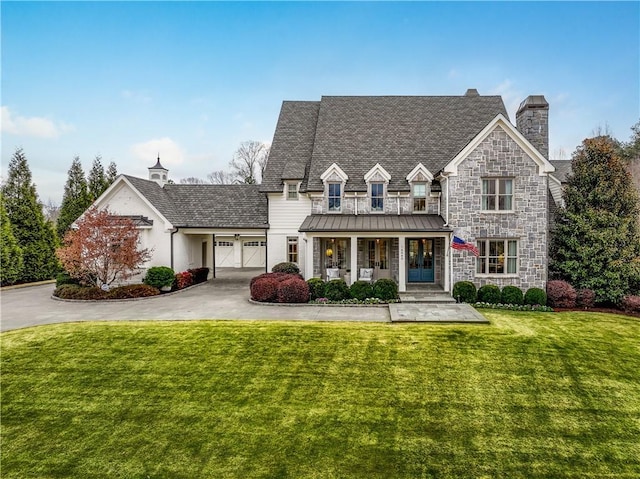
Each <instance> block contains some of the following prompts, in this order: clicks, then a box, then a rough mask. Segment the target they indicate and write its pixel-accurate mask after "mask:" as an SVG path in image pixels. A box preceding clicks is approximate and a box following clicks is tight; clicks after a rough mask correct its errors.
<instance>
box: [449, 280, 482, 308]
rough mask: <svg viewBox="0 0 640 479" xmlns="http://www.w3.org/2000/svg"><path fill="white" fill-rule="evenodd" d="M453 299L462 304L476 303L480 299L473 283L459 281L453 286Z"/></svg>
mask: <svg viewBox="0 0 640 479" xmlns="http://www.w3.org/2000/svg"><path fill="white" fill-rule="evenodd" d="M453 297H454V298H455V299H456V301H459V302H461V303H475V302H476V299H477V297H478V291H477V290H476V285H475V284H473V283H472V282H471V281H458V282H457V283H456V284H454V285H453Z"/></svg>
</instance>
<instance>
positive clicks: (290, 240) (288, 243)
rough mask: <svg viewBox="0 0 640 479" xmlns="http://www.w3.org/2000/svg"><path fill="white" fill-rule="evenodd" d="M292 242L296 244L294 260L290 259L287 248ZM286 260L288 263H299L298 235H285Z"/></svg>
mask: <svg viewBox="0 0 640 479" xmlns="http://www.w3.org/2000/svg"><path fill="white" fill-rule="evenodd" d="M292 244H295V245H296V253H295V255H296V261H291V251H290V250H289V246H291V245H292ZM286 254H287V262H289V263H295V264H299V262H300V242H299V241H298V237H297V236H287V251H286Z"/></svg>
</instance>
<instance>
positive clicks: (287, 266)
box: [271, 263, 300, 274]
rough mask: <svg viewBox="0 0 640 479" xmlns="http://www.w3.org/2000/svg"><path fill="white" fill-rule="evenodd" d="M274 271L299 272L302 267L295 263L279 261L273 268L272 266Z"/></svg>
mask: <svg viewBox="0 0 640 479" xmlns="http://www.w3.org/2000/svg"><path fill="white" fill-rule="evenodd" d="M271 272H272V273H288V274H299V273H300V268H298V265H297V264H295V263H278V264H277V265H275V266H274V267H273V268H271Z"/></svg>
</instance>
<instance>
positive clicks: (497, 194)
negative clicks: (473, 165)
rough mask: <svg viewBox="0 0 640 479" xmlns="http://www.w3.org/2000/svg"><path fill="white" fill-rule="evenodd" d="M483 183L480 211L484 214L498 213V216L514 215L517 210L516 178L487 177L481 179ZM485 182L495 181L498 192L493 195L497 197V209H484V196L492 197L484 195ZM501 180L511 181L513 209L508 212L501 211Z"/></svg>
mask: <svg viewBox="0 0 640 479" xmlns="http://www.w3.org/2000/svg"><path fill="white" fill-rule="evenodd" d="M480 180H481V183H480V211H481V212H482V213H498V214H505V213H514V212H515V211H516V208H515V192H514V190H515V178H514V177H512V176H485V177H482V178H481V179H480ZM485 180H487V181H493V182H494V183H495V187H496V192H495V193H494V194H493V195H492V196H494V197H495V200H496V208H495V209H491V210H490V209H484V208H483V207H482V198H483V197H484V196H490V195H485V194H484V193H482V185H483V184H484V182H485ZM500 180H510V181H511V195H510V196H511V208H510V209H508V210H501V209H499V206H500V183H499V181H500Z"/></svg>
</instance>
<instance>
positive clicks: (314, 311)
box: [0, 268, 477, 331]
mask: <svg viewBox="0 0 640 479" xmlns="http://www.w3.org/2000/svg"><path fill="white" fill-rule="evenodd" d="M262 272H264V269H250V270H247V269H245V270H234V269H233V268H229V269H222V268H221V269H220V270H218V271H216V279H213V280H209V281H208V282H207V283H204V284H201V285H198V286H195V287H193V288H190V289H188V290H186V291H182V292H179V293H177V294H171V295H163V296H159V297H154V298H150V299H141V300H134V301H109V302H86V303H84V302H66V301H56V300H53V299H51V293H52V292H53V290H54V289H55V285H53V284H48V285H42V286H32V287H24V288H18V289H13V290H3V291H2V293H0V313H1V316H0V318H1V320H0V330H2V331H8V330H12V329H19V328H26V327H30V326H38V325H43V324H53V323H62V322H73V321H113V320H174V321H182V320H193V319H218V320H223V319H236V320H302V321H367V322H390V321H391V320H392V313H390V309H392V310H396V313H395V314H397V315H398V317H400V318H403V319H401V320H403V321H437V322H443V321H445V319H444V318H449V319H448V321H450V322H460V321H462V322H471V321H465V320H464V319H462V318H463V316H461V313H460V311H456V310H452V309H448V310H446V311H447V313H446V314H445V313H439V311H441V309H440V308H441V307H442V306H441V305H416V304H396V305H391V306H392V308H384V307H367V308H358V307H341V306H317V307H313V306H303V307H287V306H273V305H260V304H252V303H250V302H249V287H248V286H249V281H250V279H251V278H252V277H253V276H256V275H258V274H260V273H262ZM453 306H464V305H453ZM445 307H450V306H448V305H447V306H445ZM442 311H444V310H442ZM411 318H413V319H411ZM429 318H431V319H429ZM476 322H477V321H476Z"/></svg>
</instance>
